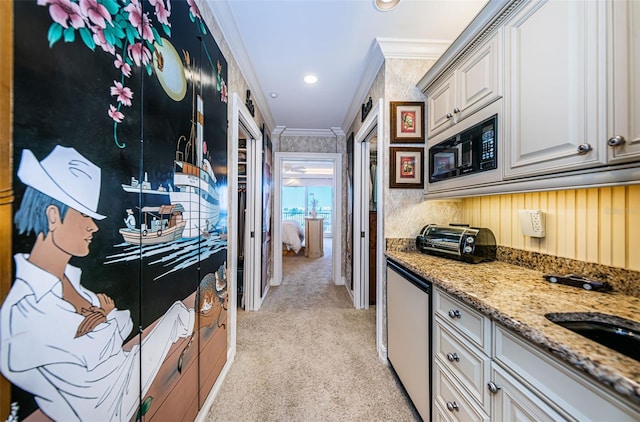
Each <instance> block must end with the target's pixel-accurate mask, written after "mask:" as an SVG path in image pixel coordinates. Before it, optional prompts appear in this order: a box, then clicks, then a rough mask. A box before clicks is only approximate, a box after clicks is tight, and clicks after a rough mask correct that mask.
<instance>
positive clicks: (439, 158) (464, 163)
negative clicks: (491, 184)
mask: <svg viewBox="0 0 640 422" xmlns="http://www.w3.org/2000/svg"><path fill="white" fill-rule="evenodd" d="M497 157H498V115H497V114H495V115H493V116H492V117H490V118H488V119H486V120H484V121H482V122H480V123H478V124H476V125H474V126H471V127H470V128H468V129H466V130H464V131H462V132H460V133H458V134H457V135H455V136H452V137H451V138H449V139H446V140H444V141H442V142H440V143H439V144H436V145H434V146H432V147H431V148H429V182H430V183H435V182H439V181H441V180H446V179H451V178H453V177H460V176H466V175H469V174H473V173H479V172H482V171H487V170H493V169H495V168H497V167H498V158H497Z"/></svg>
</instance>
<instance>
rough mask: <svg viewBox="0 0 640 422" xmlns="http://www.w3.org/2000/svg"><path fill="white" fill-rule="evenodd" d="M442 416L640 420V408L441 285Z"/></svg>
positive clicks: (436, 396) (436, 381)
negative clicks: (485, 314) (454, 295)
mask: <svg viewBox="0 0 640 422" xmlns="http://www.w3.org/2000/svg"><path fill="white" fill-rule="evenodd" d="M433 304H434V309H433V313H434V318H433V321H434V327H433V333H434V338H433V361H434V366H433V379H432V383H433V407H432V418H433V420H434V421H485V420H491V421H496V422H499V421H562V420H568V421H580V422H582V421H616V422H623V421H637V420H638V417H639V415H640V409H639V408H638V407H637V406H634V405H631V404H629V403H627V402H626V401H624V400H623V399H620V398H618V397H616V396H615V395H614V394H612V393H611V392H609V391H608V390H606V389H604V388H603V387H600V386H599V385H598V384H597V381H594V380H592V379H590V378H588V377H587V376H586V375H583V374H582V373H579V372H578V371H577V370H575V369H574V368H572V367H571V366H569V365H567V364H565V363H564V362H561V361H559V360H558V359H556V358H555V357H552V356H551V355H550V354H549V353H547V352H545V351H544V350H542V349H540V348H538V347H536V346H534V345H533V344H531V343H529V342H528V341H527V340H524V339H523V338H522V337H520V336H519V335H518V334H515V333H513V332H511V331H510V330H508V329H506V328H505V327H503V326H501V325H500V324H498V323H496V322H492V321H491V320H490V319H489V318H488V317H486V316H484V315H482V314H480V313H479V312H477V311H476V310H474V309H471V308H470V307H469V306H467V305H465V304H463V303H461V302H460V301H459V300H458V299H456V298H454V297H453V296H451V295H449V294H447V293H445V292H443V291H442V290H440V289H438V288H436V289H434V301H433Z"/></svg>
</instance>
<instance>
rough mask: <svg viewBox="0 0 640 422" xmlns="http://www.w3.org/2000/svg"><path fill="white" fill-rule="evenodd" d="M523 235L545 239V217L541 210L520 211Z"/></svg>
mask: <svg viewBox="0 0 640 422" xmlns="http://www.w3.org/2000/svg"><path fill="white" fill-rule="evenodd" d="M518 214H519V216H520V228H521V229H522V234H523V235H525V236H531V237H545V235H546V234H545V221H544V220H545V216H544V213H543V212H542V211H540V210H520V211H518Z"/></svg>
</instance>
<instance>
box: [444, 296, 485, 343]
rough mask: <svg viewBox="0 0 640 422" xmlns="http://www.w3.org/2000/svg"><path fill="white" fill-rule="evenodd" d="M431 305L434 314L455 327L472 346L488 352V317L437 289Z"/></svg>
mask: <svg viewBox="0 0 640 422" xmlns="http://www.w3.org/2000/svg"><path fill="white" fill-rule="evenodd" d="M433 306H434V312H435V314H436V315H439V316H440V317H441V318H442V320H443V321H444V322H445V323H447V324H449V325H450V326H452V327H455V329H457V330H458V331H460V333H461V334H462V335H463V336H464V337H465V338H466V339H467V340H469V341H470V342H471V343H472V344H473V345H474V346H476V347H478V348H480V349H481V350H482V351H484V352H485V353H486V354H487V355H488V354H489V349H490V338H491V321H490V320H489V318H487V317H485V316H483V315H482V314H481V313H479V312H478V311H475V310H473V309H471V308H470V307H469V306H467V305H465V304H463V303H462V302H460V301H459V300H457V299H455V298H453V297H452V296H450V295H448V294H447V293H444V292H442V291H441V290H439V289H435V294H434V297H433Z"/></svg>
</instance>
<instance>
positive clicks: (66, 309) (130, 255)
mask: <svg viewBox="0 0 640 422" xmlns="http://www.w3.org/2000/svg"><path fill="white" fill-rule="evenodd" d="M14 23H15V46H14V55H15V57H14V69H15V72H14V104H13V116H14V117H13V119H14V127H13V150H14V163H15V165H14V167H15V171H14V191H15V197H16V201H15V205H14V211H15V214H14V233H13V249H14V250H13V252H14V254H15V262H14V282H13V284H12V287H11V290H10V292H9V294H8V296H7V298H6V300H5V301H4V303H3V304H2V307H1V310H0V324H1V329H2V331H1V332H0V336H1V340H2V341H1V343H0V370H1V372H2V374H3V375H4V376H5V377H6V378H7V379H8V380H9V381H10V382H11V384H12V391H11V401H12V407H11V416H10V420H29V419H37V418H38V417H40V414H42V413H44V414H45V415H47V416H49V417H50V418H52V419H54V420H59V421H74V420H77V421H95V420H110V421H115V420H119V421H130V420H153V419H158V420H182V419H193V418H194V417H195V415H196V414H197V412H198V409H199V408H200V407H201V406H202V404H203V402H204V400H205V399H206V397H207V395H208V393H209V391H210V390H211V388H212V386H213V383H214V382H215V380H216V378H217V376H218V374H219V372H220V371H221V369H222V367H223V366H224V363H225V361H226V353H227V345H226V341H227V332H226V320H227V314H226V309H227V267H226V258H227V232H228V229H227V211H228V210H227V203H228V187H227V88H226V82H225V81H226V79H227V63H226V60H225V59H224V57H223V55H222V53H221V52H220V50H219V48H218V46H217V45H216V43H215V40H214V39H213V38H212V36H211V35H210V34H209V32H208V29H207V27H206V25H205V24H204V22H203V20H202V17H201V15H200V12H199V10H198V8H197V6H196V5H195V3H194V2H193V0H187V1H185V2H182V1H177V0H174V1H169V0H148V1H139V0H117V1H116V0H29V1H16V2H15V5H14Z"/></svg>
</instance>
